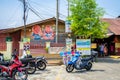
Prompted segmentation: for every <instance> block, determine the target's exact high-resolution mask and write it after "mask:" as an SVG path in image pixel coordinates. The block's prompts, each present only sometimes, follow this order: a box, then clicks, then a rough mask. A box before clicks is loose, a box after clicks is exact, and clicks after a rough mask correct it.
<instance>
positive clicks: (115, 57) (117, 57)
mask: <svg viewBox="0 0 120 80" xmlns="http://www.w3.org/2000/svg"><path fill="white" fill-rule="evenodd" d="M110 58H114V59H120V56H110Z"/></svg>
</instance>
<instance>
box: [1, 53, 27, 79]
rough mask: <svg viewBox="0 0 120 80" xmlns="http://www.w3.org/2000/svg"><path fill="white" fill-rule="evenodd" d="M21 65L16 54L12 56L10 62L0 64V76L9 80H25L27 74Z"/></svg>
mask: <svg viewBox="0 0 120 80" xmlns="http://www.w3.org/2000/svg"><path fill="white" fill-rule="evenodd" d="M21 66H22V63H21V61H20V60H19V58H18V56H17V55H16V54H13V55H12V59H11V61H10V62H6V61H1V62H0V76H1V77H2V78H3V77H5V78H6V77H7V78H11V79H13V80H27V77H28V74H27V71H26V70H25V69H24V68H21Z"/></svg>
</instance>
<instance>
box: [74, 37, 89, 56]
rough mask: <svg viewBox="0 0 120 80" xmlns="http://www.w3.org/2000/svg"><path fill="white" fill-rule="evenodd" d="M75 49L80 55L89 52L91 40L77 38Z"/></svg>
mask: <svg viewBox="0 0 120 80" xmlns="http://www.w3.org/2000/svg"><path fill="white" fill-rule="evenodd" d="M76 49H77V51H79V52H81V53H82V55H90V54H91V40H90V39H77V40H76Z"/></svg>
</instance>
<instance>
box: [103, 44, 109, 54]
mask: <svg viewBox="0 0 120 80" xmlns="http://www.w3.org/2000/svg"><path fill="white" fill-rule="evenodd" d="M107 54H108V49H107V44H105V45H104V55H107Z"/></svg>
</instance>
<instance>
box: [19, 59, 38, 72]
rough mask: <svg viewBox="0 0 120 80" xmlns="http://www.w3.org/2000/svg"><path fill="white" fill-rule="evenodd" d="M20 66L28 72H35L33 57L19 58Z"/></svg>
mask: <svg viewBox="0 0 120 80" xmlns="http://www.w3.org/2000/svg"><path fill="white" fill-rule="evenodd" d="M20 61H21V62H22V64H23V65H22V67H24V68H26V70H27V72H28V74H34V73H35V72H36V64H35V59H34V58H23V59H20Z"/></svg>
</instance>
